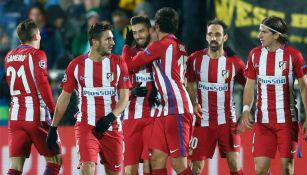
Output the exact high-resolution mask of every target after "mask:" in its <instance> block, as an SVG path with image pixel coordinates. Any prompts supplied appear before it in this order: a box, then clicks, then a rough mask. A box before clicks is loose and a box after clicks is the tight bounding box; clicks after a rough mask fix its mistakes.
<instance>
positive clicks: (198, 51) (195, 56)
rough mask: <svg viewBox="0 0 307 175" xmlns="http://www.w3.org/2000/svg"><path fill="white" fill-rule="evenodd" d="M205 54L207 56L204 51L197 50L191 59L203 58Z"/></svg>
mask: <svg viewBox="0 0 307 175" xmlns="http://www.w3.org/2000/svg"><path fill="white" fill-rule="evenodd" d="M204 54H205V52H204V49H202V50H197V51H194V52H193V53H191V55H190V57H192V58H197V57H201V56H202V55H204Z"/></svg>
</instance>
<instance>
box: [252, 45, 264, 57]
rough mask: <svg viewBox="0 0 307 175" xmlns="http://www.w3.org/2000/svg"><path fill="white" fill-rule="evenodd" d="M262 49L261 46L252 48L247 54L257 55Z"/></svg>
mask: <svg viewBox="0 0 307 175" xmlns="http://www.w3.org/2000/svg"><path fill="white" fill-rule="evenodd" d="M262 49H263V47H262V46H261V45H259V46H257V47H255V48H253V49H252V50H251V51H250V52H249V53H250V55H251V54H255V53H259V52H261V51H262Z"/></svg>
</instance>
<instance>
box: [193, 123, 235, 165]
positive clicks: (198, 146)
mask: <svg viewBox="0 0 307 175" xmlns="http://www.w3.org/2000/svg"><path fill="white" fill-rule="evenodd" d="M234 129H235V124H234V123H229V122H228V123H226V124H223V125H219V126H216V127H194V130H193V137H192V138H191V141H190V150H191V154H190V156H189V159H190V160H205V159H206V158H210V159H211V158H212V157H213V154H214V151H215V148H216V144H218V147H219V150H220V153H221V155H222V157H225V154H227V153H230V152H240V147H241V146H240V145H241V137H240V135H239V134H234V133H233V131H234Z"/></svg>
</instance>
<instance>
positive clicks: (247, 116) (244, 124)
mask: <svg viewBox="0 0 307 175" xmlns="http://www.w3.org/2000/svg"><path fill="white" fill-rule="evenodd" d="M254 88H255V80H252V79H247V81H246V84H245V87H244V93H243V111H242V116H241V118H240V120H239V122H240V123H239V124H240V126H241V128H240V129H239V131H238V132H242V131H243V130H244V128H248V129H251V128H252V127H253V122H252V116H251V113H250V108H251V106H252V104H253V101H254ZM241 129H242V130H241Z"/></svg>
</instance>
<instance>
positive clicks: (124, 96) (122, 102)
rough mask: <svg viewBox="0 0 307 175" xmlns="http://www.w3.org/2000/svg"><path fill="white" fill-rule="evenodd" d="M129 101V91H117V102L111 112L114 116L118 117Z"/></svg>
mask: <svg viewBox="0 0 307 175" xmlns="http://www.w3.org/2000/svg"><path fill="white" fill-rule="evenodd" d="M128 100H129V89H120V90H119V101H118V103H117V104H116V106H115V108H114V110H113V111H112V112H113V114H114V115H115V116H119V115H120V114H121V113H122V112H123V111H124V109H125V108H126V106H127V104H128Z"/></svg>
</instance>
